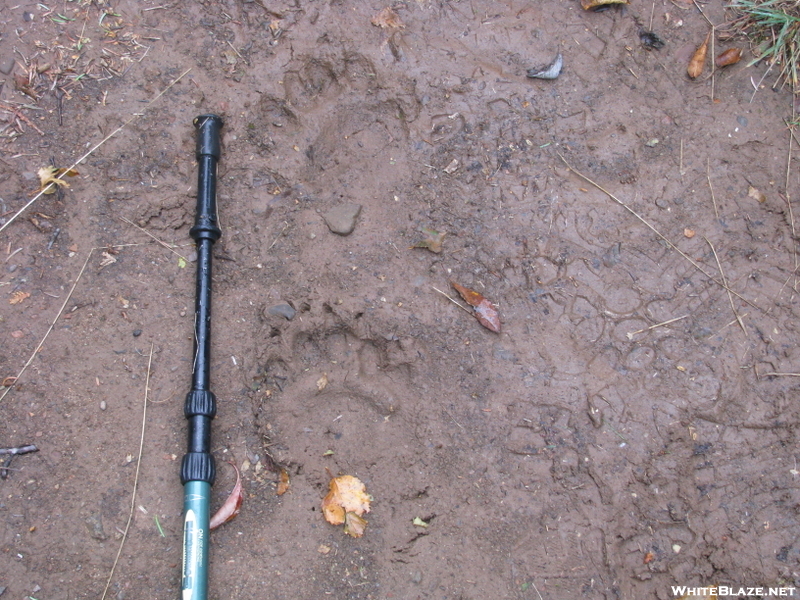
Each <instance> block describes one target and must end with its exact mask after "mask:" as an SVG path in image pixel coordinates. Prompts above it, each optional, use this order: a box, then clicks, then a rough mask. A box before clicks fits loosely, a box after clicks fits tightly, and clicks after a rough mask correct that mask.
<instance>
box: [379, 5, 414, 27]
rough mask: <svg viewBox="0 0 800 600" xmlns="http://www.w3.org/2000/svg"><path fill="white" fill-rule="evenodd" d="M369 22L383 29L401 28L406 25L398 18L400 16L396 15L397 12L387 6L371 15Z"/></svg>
mask: <svg viewBox="0 0 800 600" xmlns="http://www.w3.org/2000/svg"><path fill="white" fill-rule="evenodd" d="M371 22H372V24H373V25H375V27H381V28H383V29H387V28H389V29H402V28H404V27H405V26H406V25H405V23H403V22H402V21H401V20H400V17H398V16H397V13H396V12H394V11H393V10H392V8H391V7H389V6H387V7H386V8H384V9H383V10H382V11H381V12H379V13H378V14H377V15H375V16H374V17H372V21H371Z"/></svg>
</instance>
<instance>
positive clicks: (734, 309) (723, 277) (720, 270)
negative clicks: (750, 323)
mask: <svg viewBox="0 0 800 600" xmlns="http://www.w3.org/2000/svg"><path fill="white" fill-rule="evenodd" d="M703 239H704V240H705V241H706V243H707V244H708V246H709V247H710V248H711V252H713V253H714V259H715V260H716V261H717V268H718V269H719V275H720V277H722V283H724V284H725V289H726V290H727V292H728V301H729V302H730V303H731V310H732V311H733V316H735V317H736V322H737V323H739V327H741V328H742V331H743V332H744V335H745V337H747V330H746V329H745V328H744V323H743V322H742V317H740V316H739V313H738V312H737V311H736V305H735V304H734V303H733V294H732V293H731V288H730V287H728V280H727V279H726V278H725V271H723V270H722V263H721V262H720V260H719V256H718V255H717V250H716V248H714V244H712V243H711V240H709V239H708V238H707V237H703Z"/></svg>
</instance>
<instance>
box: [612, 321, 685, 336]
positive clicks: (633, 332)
mask: <svg viewBox="0 0 800 600" xmlns="http://www.w3.org/2000/svg"><path fill="white" fill-rule="evenodd" d="M688 316H689V315H683V316H682V317H675V318H674V319H669V320H667V321H662V322H661V323H656V324H655V325H650V327H645V328H644V329H640V330H639V331H631V332H630V333H626V334H625V335H626V336H627V337H628V339H629V340H632V339H633V336H635V335H636V334H637V333H644V332H645V331H650V330H651V329H655V328H656V327H663V326H664V325H669V324H670V323H674V322H675V321H680V320H681V319H685V318H686V317H688Z"/></svg>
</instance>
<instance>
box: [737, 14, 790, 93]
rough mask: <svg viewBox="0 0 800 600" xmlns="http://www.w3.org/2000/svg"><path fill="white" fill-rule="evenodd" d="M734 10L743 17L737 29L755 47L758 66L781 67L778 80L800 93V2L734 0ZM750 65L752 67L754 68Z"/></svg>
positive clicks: (754, 51)
mask: <svg viewBox="0 0 800 600" xmlns="http://www.w3.org/2000/svg"><path fill="white" fill-rule="evenodd" d="M729 6H730V8H732V9H733V10H734V12H735V13H736V14H738V15H739V16H738V17H737V18H736V19H735V20H734V21H733V23H732V25H733V28H734V29H735V30H738V31H740V32H742V33H745V34H747V35H748V36H749V37H750V39H751V41H752V42H753V43H754V44H755V47H754V48H753V53H754V54H755V56H756V58H755V59H754V60H753V61H751V62H750V65H754V64H755V63H757V62H760V61H761V60H766V61H768V63H769V66H770V68H772V66H774V65H781V71H780V73H779V75H778V79H777V81H776V84H775V85H776V86H777V85H778V84H780V83H789V84H791V86H792V89H793V90H794V91H797V83H798V66H797V65H798V61H799V60H800V2H797V0H731V2H730V3H729ZM750 65H748V66H750Z"/></svg>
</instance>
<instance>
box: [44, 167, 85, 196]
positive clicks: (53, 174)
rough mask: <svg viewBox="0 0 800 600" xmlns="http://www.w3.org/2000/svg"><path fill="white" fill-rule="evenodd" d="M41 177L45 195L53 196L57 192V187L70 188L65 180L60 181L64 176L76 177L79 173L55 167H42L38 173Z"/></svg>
mask: <svg viewBox="0 0 800 600" xmlns="http://www.w3.org/2000/svg"><path fill="white" fill-rule="evenodd" d="M37 174H38V175H39V182H40V183H41V189H42V190H44V193H45V194H52V193H53V192H55V191H56V187H57V186H61V187H69V184H68V183H67V182H66V181H64V180H63V179H59V178H60V177H61V176H62V175H69V176H70V177H75V175H77V174H78V172H77V171H76V170H75V169H57V168H55V167H53V166H50V165H48V166H46V167H42V168H41V169H39V170H38V171H37Z"/></svg>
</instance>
